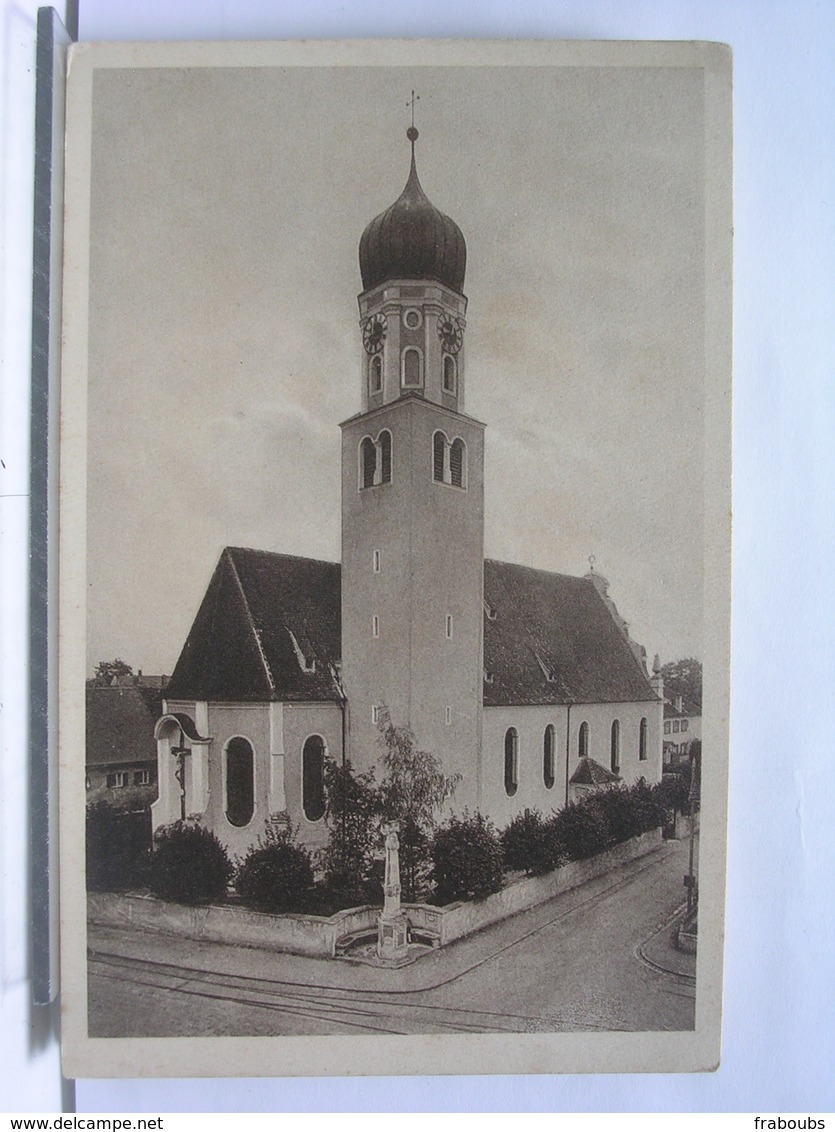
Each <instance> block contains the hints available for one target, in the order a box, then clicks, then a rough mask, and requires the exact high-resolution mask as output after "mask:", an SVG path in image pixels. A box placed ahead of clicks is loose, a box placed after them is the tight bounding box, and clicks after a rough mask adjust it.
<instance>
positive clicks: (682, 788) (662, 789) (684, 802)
mask: <svg viewBox="0 0 835 1132" xmlns="http://www.w3.org/2000/svg"><path fill="white" fill-rule="evenodd" d="M653 791H654V793H655V796H656V798H657V800H658V802H659V804H660V805H661V806H663V807H664V809H665V810H672V811H673V813H675V812H676V811H678V813H680V814H683V813H685V812H686V810H687V809H688V804H689V796H690V782H689V775H688V776H687V777H685V776H684V775H683V774H665V775H664V777H663V778H662V779H661V781H660V782H659V783H658V784H657V785H656V786H655V787H653Z"/></svg>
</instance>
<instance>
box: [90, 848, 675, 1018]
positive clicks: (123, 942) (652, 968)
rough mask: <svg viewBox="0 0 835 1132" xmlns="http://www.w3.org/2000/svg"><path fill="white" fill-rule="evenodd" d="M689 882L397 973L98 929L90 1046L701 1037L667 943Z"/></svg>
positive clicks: (628, 881) (613, 889) (655, 880)
mask: <svg viewBox="0 0 835 1132" xmlns="http://www.w3.org/2000/svg"><path fill="white" fill-rule="evenodd" d="M685 871H686V845H685V844H684V843H681V844H678V843H672V844H668V845H666V846H665V847H664V848H663V849H662V850H660V851H659V852H657V853H655V854H653V855H652V856H651V857H647V858H644V859H643V860H640V861H635V862H632V863H630V864H629V865H625V866H623V867H622V868H620V869H618V870H615V871H614V872H612V873H610V874H608V875H607V876H605V877H601V878H598V879H597V880H595V881H592V882H590V883H589V884H586V885H584V886H583V887H582V888H579V889H576V890H575V891H573V892H570V893H566V894H565V895H563V896H560V897H557V898H556V899H554V900H551V901H549V902H548V903H547V904H543V905H540V906H539V907H537V908H534V909H531V910H530V911H529V912H525V913H522V914H520V915H518V916H514V917H512V918H511V919H510V920H506V921H504V922H503V923H502V924H497V925H495V926H494V927H492V928H488V929H486V930H484V931H481V932H478V933H477V934H476V935H474V936H471V937H469V938H468V939H465V940H461V941H459V942H458V943H456V944H453V945H452V946H450V947H447V948H444V949H442V950H440V951H436V952H433V953H431V954H429V955H427V956H425V957H424V958H422V959H420V960H419V961H418V962H417V963H414V964H412V965H411V966H410V967H407V968H402V969H401V970H399V971H391V970H379V969H377V968H373V967H368V966H361V965H358V964H350V963H345V962H341V961H337V960H316V959H306V958H303V957H301V956H289V955H278V954H273V953H268V952H263V951H256V950H254V949H247V948H235V947H224V946H222V945H218V944H201V943H195V942H193V941H188V940H181V939H178V938H174V937H164V936H158V935H151V934H150V933H138V932H125V931H121V930H116V929H104V928H95V927H92V928H91V931H90V940H89V942H90V963H89V969H88V974H89V1005H90V1034H91V1036H99V1037H108V1036H132V1037H152V1036H154V1037H156V1036H173V1035H189V1036H191V1035H206V1036H211V1035H218V1034H227V1035H271V1034H350V1033H396V1034H418V1033H450V1032H467V1033H496V1032H533V1031H549V1032H554V1031H574V1032H576V1031H600V1030H686V1029H692V1027H693V1024H694V1008H695V986H694V979H693V976H692V974H691V973H690V972H691V971H692V970H693V963H692V960H687V959H686V958H683V957H682V956H681V955H680V953H677V952H673V951H672V950H671V948H670V946H669V944H668V942H667V940H668V935H669V931H668V929H666V927H665V925H667V923H668V921H669V920H670V918H671V916H672V914H673V913H674V911H675V909H676V907H677V906H678V905H679V904H680V902H681V898H682V886H681V882H682V876H683V874H684V872H685ZM664 968H668V969H669V970H664Z"/></svg>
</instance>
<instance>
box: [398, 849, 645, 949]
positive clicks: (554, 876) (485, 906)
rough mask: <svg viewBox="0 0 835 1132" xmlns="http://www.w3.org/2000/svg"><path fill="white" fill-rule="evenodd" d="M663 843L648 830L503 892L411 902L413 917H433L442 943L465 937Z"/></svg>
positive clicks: (415, 920) (416, 919)
mask: <svg viewBox="0 0 835 1132" xmlns="http://www.w3.org/2000/svg"><path fill="white" fill-rule="evenodd" d="M661 844H662V836H661V830H660V829H654V830H652V831H651V832H650V833H644V834H642V835H641V836H640V837H633V838H632V840H631V841H625V842H623V844H622V845H615V847H614V848H613V849H609V850H608V851H607V852H606V853H599V854H598V855H597V856H596V857H589V859H588V860H586V861H570V862H569V863H568V864H567V865H563V866H562V867H561V868H559V869H554V871H553V872H551V873H546V874H545V875H544V876H539V877H523V878H522V879H521V880H517V881H514V882H513V883H512V884H509V885H508V886H507V888H503V889H502V890H501V892H494V893H493V894H492V895H491V896H486V897H485V898H484V899H483V900H468V901H466V902H463V901H461V902H458V903H455V904H447V905H446V907H445V908H433V907H432V906H431V905H428V904H413V905H407V907H406V910H407V912H408V914H409V919H410V920H412V921H413V923H415V924H420V925H421V926H424V924H423V919H422V917H423V916H427V915H428V916H429V917H431V921H432V922H431V923H428V924H427V925H426V926H430V927H431V928H432V929H433V930H434V931H437V932H438V934H439V935H440V937H441V946H442V947H443V946H444V944H447V943H452V941H453V940H456V939H461V937H462V936H465V935H470V934H471V933H472V932H477V931H478V930H479V929H480V928H486V927H487V926H488V925H489V924H495V923H497V922H498V921H499V920H504V919H506V918H507V917H508V916H512V915H514V914H515V913H516V912H522V911H524V910H525V909H526V908H533V907H534V906H535V905H537V904H542V903H544V902H545V901H546V900H551V899H552V898H553V897H554V896H559V895H560V893H562V892H568V891H570V889H572V888H577V887H578V885H581V884H585V883H586V881H589V880H593V879H594V878H595V877H599V876H602V874H603V873H606V872H608V871H609V870H610V869H612V868H615V867H616V866H617V865H623V864H626V862H627V861H634V860H637V858H639V857H643V856H645V855H646V854H647V853H651V852H653V850H655V849H658V848H659V847H660V845H661Z"/></svg>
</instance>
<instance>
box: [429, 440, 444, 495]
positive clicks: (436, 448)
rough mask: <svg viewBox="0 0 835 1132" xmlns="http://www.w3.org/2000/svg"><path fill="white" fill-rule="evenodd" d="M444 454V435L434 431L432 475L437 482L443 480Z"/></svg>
mask: <svg viewBox="0 0 835 1132" xmlns="http://www.w3.org/2000/svg"><path fill="white" fill-rule="evenodd" d="M445 455H446V437H445V436H444V434H443V433H442V432H436V433H435V435H434V436H433V437H432V476H433V478H434V479H435V480H436V481H437V482H438V483H443V482H444V456H445Z"/></svg>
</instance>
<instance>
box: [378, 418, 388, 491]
mask: <svg viewBox="0 0 835 1132" xmlns="http://www.w3.org/2000/svg"><path fill="white" fill-rule="evenodd" d="M377 443H378V444H379V447H380V483H391V433H390V432H389V431H388V429H385V430H384V431H383V432H381V433H380V438H379V440H378V442H377Z"/></svg>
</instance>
